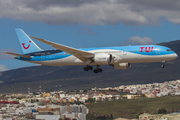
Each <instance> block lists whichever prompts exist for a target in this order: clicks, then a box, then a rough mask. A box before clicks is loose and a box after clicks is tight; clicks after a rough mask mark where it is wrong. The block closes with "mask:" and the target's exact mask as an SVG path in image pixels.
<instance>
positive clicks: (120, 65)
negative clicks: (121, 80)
mask: <svg viewBox="0 0 180 120" xmlns="http://www.w3.org/2000/svg"><path fill="white" fill-rule="evenodd" d="M113 66H114V68H115V69H129V68H130V67H131V63H118V64H114V65H113Z"/></svg>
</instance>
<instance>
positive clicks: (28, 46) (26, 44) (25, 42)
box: [15, 29, 42, 54]
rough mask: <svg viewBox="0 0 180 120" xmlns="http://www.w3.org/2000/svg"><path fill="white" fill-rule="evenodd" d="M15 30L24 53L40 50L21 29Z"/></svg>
mask: <svg viewBox="0 0 180 120" xmlns="http://www.w3.org/2000/svg"><path fill="white" fill-rule="evenodd" d="M15 30H16V34H17V36H18V39H19V42H20V45H21V48H22V50H23V53H24V54H27V53H33V52H38V51H42V50H41V49H40V48H39V47H38V46H37V45H36V43H35V42H34V41H32V40H31V38H30V37H29V36H28V35H27V34H26V33H25V32H24V31H23V30H22V29H15Z"/></svg>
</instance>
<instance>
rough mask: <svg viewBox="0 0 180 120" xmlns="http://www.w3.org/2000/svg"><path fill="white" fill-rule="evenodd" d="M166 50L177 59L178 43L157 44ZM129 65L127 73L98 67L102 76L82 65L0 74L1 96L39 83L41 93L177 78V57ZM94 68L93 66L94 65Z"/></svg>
mask: <svg viewBox="0 0 180 120" xmlns="http://www.w3.org/2000/svg"><path fill="white" fill-rule="evenodd" d="M160 45H163V46H167V47H170V48H171V49H172V50H174V51H175V52H176V53H177V54H178V55H179V56H180V40H177V41H171V42H166V43H161V44H160ZM160 65H161V63H136V64H131V66H132V67H131V68H130V69H127V70H117V69H114V68H113V67H112V66H108V65H107V66H101V68H102V69H103V72H102V73H98V74H94V73H93V72H92V71H88V72H85V71H84V70H83V67H84V66H63V67H51V66H33V67H26V68H20V69H15V70H10V71H6V72H1V73H0V81H3V82H4V83H2V84H0V92H1V93H4V92H5V93H11V92H27V89H28V86H29V87H30V88H31V89H32V90H33V91H34V90H38V89H39V88H38V87H39V84H42V91H53V90H74V89H89V88H92V87H94V86H95V84H96V86H97V87H108V86H119V85H128V84H144V83H153V82H164V81H169V80H175V79H180V74H179V71H180V57H178V58H176V59H175V60H173V61H169V62H167V63H166V66H165V68H164V69H162V68H161V67H160ZM94 67H95V66H94Z"/></svg>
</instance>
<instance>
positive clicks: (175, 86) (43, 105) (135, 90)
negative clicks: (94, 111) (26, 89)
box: [0, 80, 180, 120]
mask: <svg viewBox="0 0 180 120" xmlns="http://www.w3.org/2000/svg"><path fill="white" fill-rule="evenodd" d="M107 91H108V92H107ZM109 91H110V92H109ZM107 93H108V94H107ZM111 93H113V94H111ZM167 95H172V96H174V95H180V80H174V81H169V82H164V83H152V84H141V85H140V84H138V85H121V86H119V87H107V88H92V89H91V90H86V91H84V90H78V92H64V91H54V92H49V93H40V94H39V95H33V93H28V94H24V95H22V94H11V95H10V94H9V95H0V119H1V118H3V119H4V120H5V119H9V118H12V119H21V120H23V119H27V118H28V119H45V120H48V119H50V118H53V119H70V120H86V115H87V114H88V113H89V111H88V109H87V107H86V106H85V105H86V104H90V103H92V102H103V101H112V100H118V99H124V98H125V99H133V98H137V97H142V96H143V97H148V98H154V97H162V96H167Z"/></svg>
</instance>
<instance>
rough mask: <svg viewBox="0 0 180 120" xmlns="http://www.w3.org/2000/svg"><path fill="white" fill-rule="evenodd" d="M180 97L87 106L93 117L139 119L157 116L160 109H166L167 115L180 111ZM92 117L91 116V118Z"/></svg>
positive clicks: (108, 102) (109, 102) (141, 99)
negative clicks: (152, 115)
mask: <svg viewBox="0 0 180 120" xmlns="http://www.w3.org/2000/svg"><path fill="white" fill-rule="evenodd" d="M179 100H180V98H179V96H166V97H161V98H153V99H149V98H139V99H129V100H128V99H120V100H116V101H106V102H100V103H92V104H89V105H87V107H88V109H89V112H90V114H89V115H88V117H87V120H90V119H89V118H92V116H100V115H102V116H104V115H109V116H110V115H111V114H112V115H113V117H114V118H119V117H122V118H128V119H132V118H138V117H139V115H140V114H142V113H150V114H157V113H158V110H159V109H162V108H164V109H166V110H167V113H171V112H177V111H179V107H180V106H179ZM90 115H91V116H90Z"/></svg>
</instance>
